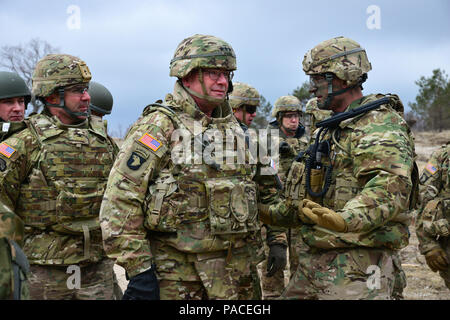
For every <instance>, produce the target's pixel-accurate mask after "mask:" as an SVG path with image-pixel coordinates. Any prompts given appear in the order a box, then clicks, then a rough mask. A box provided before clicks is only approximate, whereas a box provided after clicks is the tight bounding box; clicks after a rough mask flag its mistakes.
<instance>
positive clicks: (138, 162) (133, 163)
mask: <svg viewBox="0 0 450 320" xmlns="http://www.w3.org/2000/svg"><path fill="white" fill-rule="evenodd" d="M146 160H147V159H145V158H144V157H142V156H141V155H139V154H138V153H136V152H133V153H132V154H131V156H130V158H128V161H127V166H128V168H130V169H131V170H138V169H139V168H140V167H141V166H142V164H143V163H144V162H145V161H146Z"/></svg>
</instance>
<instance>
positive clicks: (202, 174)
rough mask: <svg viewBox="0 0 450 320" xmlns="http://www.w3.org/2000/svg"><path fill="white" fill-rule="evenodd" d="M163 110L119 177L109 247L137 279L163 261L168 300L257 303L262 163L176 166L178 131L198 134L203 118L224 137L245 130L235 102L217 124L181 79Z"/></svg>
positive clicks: (150, 116)
mask: <svg viewBox="0 0 450 320" xmlns="http://www.w3.org/2000/svg"><path fill="white" fill-rule="evenodd" d="M164 104H165V105H166V106H167V107H158V106H156V107H155V106H153V107H152V106H150V107H147V108H146V109H145V111H144V113H143V117H142V118H141V119H140V120H139V121H138V122H137V123H136V124H135V125H134V127H133V128H132V129H131V130H130V132H129V133H128V135H127V138H126V140H125V141H124V144H123V146H122V148H121V152H120V153H119V155H118V159H117V161H116V163H115V164H114V167H113V169H112V171H111V176H110V180H109V182H108V187H107V191H106V193H105V200H104V203H103V205H102V211H101V218H102V228H103V236H104V239H105V249H106V250H107V252H108V255H109V256H110V257H111V258H116V259H117V263H118V264H119V265H122V266H123V267H124V268H125V269H126V271H127V273H128V276H129V277H133V276H134V275H136V274H138V273H140V272H143V271H144V270H146V269H148V268H149V267H150V266H151V264H152V262H154V263H155V264H156V267H157V269H156V270H157V274H158V279H159V280H160V290H161V299H205V298H209V299H249V298H253V287H252V281H253V279H252V278H251V273H250V267H251V264H252V263H257V262H259V261H261V257H254V256H252V255H253V252H254V250H253V249H254V248H255V247H262V243H261V235H260V230H259V221H258V214H257V202H258V193H259V192H260V191H259V190H258V188H257V185H256V183H255V182H254V181H253V180H254V179H255V176H256V167H255V166H254V165H249V164H248V157H249V155H248V153H247V152H246V153H245V157H246V158H245V159H246V163H247V164H244V165H238V164H236V162H234V163H233V164H222V165H220V169H219V170H216V169H215V168H213V167H211V166H210V165H208V164H205V163H204V161H203V160H201V161H200V162H201V164H193V163H191V160H194V159H197V157H198V155H195V154H193V155H192V158H191V157H188V158H187V159H188V160H189V163H187V164H186V163H179V164H176V163H175V162H174V159H173V158H172V157H173V150H174V149H176V148H177V146H178V147H179V146H180V143H179V142H173V141H172V140H171V136H172V133H173V132H174V130H175V129H181V130H188V131H189V132H190V133H191V134H194V121H198V122H199V123H201V124H202V127H203V131H205V130H208V129H217V130H219V131H220V132H221V133H223V134H224V137H225V130H227V129H228V130H231V131H232V132H233V133H234V134H235V135H236V136H237V137H238V138H240V139H244V133H243V131H242V129H241V128H240V126H239V124H238V123H237V121H236V120H235V118H234V117H233V115H232V114H231V110H230V109H228V105H227V104H225V105H223V106H222V107H221V109H216V113H215V114H213V117H212V118H208V117H207V116H206V115H205V114H203V113H202V112H201V111H200V110H199V109H198V108H197V107H196V105H195V103H194V101H193V100H192V98H191V97H190V96H189V95H188V94H187V93H186V91H185V90H184V89H183V88H182V87H181V85H180V84H179V83H177V84H176V85H175V90H174V93H173V94H169V95H167V97H166V99H165V102H164ZM227 109H228V110H227ZM221 112H222V114H221ZM241 143H244V142H243V141H241ZM189 147H190V148H191V149H192V150H194V139H192V140H191V144H190V145H189ZM235 161H236V160H235ZM270 180H271V181H272V180H273V179H272V178H270ZM264 189H266V190H265V192H268V188H267V186H266V188H264ZM123 213H126V214H123ZM124 243H126V244H127V246H124ZM249 261H252V263H249ZM237 285H238V287H240V291H237V290H236V288H237ZM202 288H204V289H205V290H206V292H203V289H202ZM205 294H206V295H205Z"/></svg>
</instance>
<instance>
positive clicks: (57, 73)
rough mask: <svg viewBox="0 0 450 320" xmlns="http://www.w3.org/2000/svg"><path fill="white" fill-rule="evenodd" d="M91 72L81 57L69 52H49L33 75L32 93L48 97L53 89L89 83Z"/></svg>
mask: <svg viewBox="0 0 450 320" xmlns="http://www.w3.org/2000/svg"><path fill="white" fill-rule="evenodd" d="M91 77H92V76H91V72H90V71H89V68H88V66H87V65H86V63H85V62H84V61H83V60H81V59H80V58H77V57H74V56H71V55H68V54H49V55H47V56H45V57H44V58H42V59H41V60H39V61H38V63H37V64H36V68H35V69H34V72H33V77H32V83H33V86H32V93H33V95H35V96H36V97H48V96H49V95H51V94H52V93H53V91H54V90H55V89H57V88H60V87H65V86H68V85H72V84H77V83H88V82H89V81H90V80H91Z"/></svg>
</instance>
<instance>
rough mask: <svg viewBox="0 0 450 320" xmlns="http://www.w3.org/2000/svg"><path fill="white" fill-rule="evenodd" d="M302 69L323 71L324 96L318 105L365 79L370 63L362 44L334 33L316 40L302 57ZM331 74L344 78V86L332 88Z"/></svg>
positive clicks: (311, 72)
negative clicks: (330, 36) (321, 40)
mask: <svg viewBox="0 0 450 320" xmlns="http://www.w3.org/2000/svg"><path fill="white" fill-rule="evenodd" d="M302 65H303V71H304V72H305V73H306V74H307V75H309V76H312V75H318V74H324V75H325V78H326V80H327V81H328V98H327V101H325V103H324V104H319V108H321V109H323V108H324V107H327V106H329V103H330V102H331V99H332V98H333V97H334V96H337V95H339V94H342V93H344V92H345V91H347V90H350V89H352V88H354V87H356V86H361V84H362V83H363V82H364V81H366V80H367V72H369V71H370V70H372V65H371V64H370V62H369V59H368V58H367V54H366V51H365V49H364V48H362V47H361V46H360V45H359V43H357V42H356V41H354V40H352V39H349V38H345V37H342V36H341V37H336V38H333V39H329V40H326V41H323V42H321V43H319V44H318V45H317V46H315V47H314V48H312V49H311V50H309V51H308V52H307V53H306V54H305V56H304V58H303V62H302ZM333 75H334V76H336V77H337V78H339V79H341V80H345V81H347V85H348V88H345V89H343V90H339V91H337V92H332V83H331V82H332V79H333Z"/></svg>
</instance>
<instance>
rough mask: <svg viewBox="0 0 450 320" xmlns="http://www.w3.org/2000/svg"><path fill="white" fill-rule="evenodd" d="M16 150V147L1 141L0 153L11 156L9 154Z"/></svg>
mask: <svg viewBox="0 0 450 320" xmlns="http://www.w3.org/2000/svg"><path fill="white" fill-rule="evenodd" d="M14 152H16V149H14V148H13V147H11V146H10V145H8V144H6V143H5V142H2V143H1V144H0V153H1V154H2V155H4V156H5V157H7V158H11V156H12V155H13V154H14Z"/></svg>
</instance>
